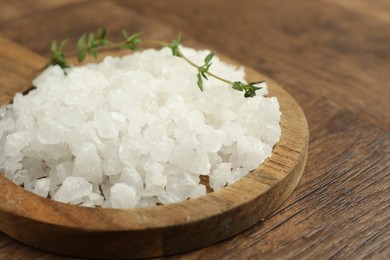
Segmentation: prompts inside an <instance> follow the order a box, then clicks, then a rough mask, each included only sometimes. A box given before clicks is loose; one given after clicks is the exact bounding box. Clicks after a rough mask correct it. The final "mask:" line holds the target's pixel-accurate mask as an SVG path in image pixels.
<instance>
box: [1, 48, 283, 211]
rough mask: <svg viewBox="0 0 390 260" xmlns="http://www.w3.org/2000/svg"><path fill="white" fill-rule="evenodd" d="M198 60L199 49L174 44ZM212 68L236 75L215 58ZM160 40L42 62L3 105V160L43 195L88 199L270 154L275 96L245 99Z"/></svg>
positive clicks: (163, 187)
mask: <svg viewBox="0 0 390 260" xmlns="http://www.w3.org/2000/svg"><path fill="white" fill-rule="evenodd" d="M181 50H182V52H183V53H184V54H185V55H186V56H188V57H189V58H190V59H191V60H193V61H195V62H196V63H199V64H202V62H203V59H204V57H205V56H206V55H207V54H208V51H195V50H193V49H188V48H184V47H182V49H181ZM210 69H211V70H212V71H213V72H214V73H216V74H218V75H220V76H222V77H226V78H229V79H231V80H232V81H245V80H244V77H245V73H244V70H243V68H238V69H237V68H235V67H233V66H231V65H227V64H225V63H223V62H221V61H220V60H219V59H218V58H217V57H215V58H214V59H213V64H212V66H211V68H210ZM195 73H196V71H194V69H193V68H192V67H191V66H189V65H188V64H187V63H186V62H185V61H184V60H183V59H180V58H178V57H174V56H172V53H171V50H170V49H169V48H164V49H162V50H159V51H156V50H146V51H143V52H138V53H135V54H133V55H128V56H125V57H122V58H113V57H107V58H106V59H105V60H104V61H103V62H102V63H100V64H90V65H86V66H82V67H72V68H69V69H67V75H66V76H65V75H64V73H63V71H62V70H61V69H60V68H59V67H58V66H53V67H49V68H48V69H46V70H45V71H44V72H43V73H42V74H41V75H40V76H39V77H37V78H36V79H35V80H34V81H33V85H34V86H36V89H34V90H32V91H30V92H29V93H28V94H27V95H22V94H20V93H19V94H17V95H15V98H14V101H13V104H10V105H5V106H1V107H0V172H3V173H4V175H5V176H6V177H7V178H8V179H10V180H12V181H13V182H15V183H16V184H18V185H22V186H24V188H26V189H27V190H29V191H32V192H34V193H36V194H38V195H40V196H43V197H47V196H51V197H52V198H53V199H55V200H57V201H61V202H65V203H70V204H77V205H81V206H86V207H94V206H101V207H114V208H133V207H151V206H155V205H156V204H157V203H163V204H168V203H175V202H178V201H183V200H186V199H190V198H191V199H192V198H197V197H199V196H202V195H205V194H206V187H205V186H204V185H203V184H201V183H200V176H201V175H203V176H209V180H210V186H211V188H213V189H214V190H218V189H221V188H223V187H225V186H226V185H230V184H233V183H234V182H236V181H238V180H239V179H241V178H242V177H244V176H245V175H246V174H247V173H248V172H249V171H251V170H253V169H255V168H256V167H258V165H259V164H261V163H262V162H264V160H265V159H266V158H267V157H269V156H270V155H271V153H272V148H273V146H274V145H275V143H276V142H278V140H279V138H280V134H281V129H280V125H279V122H280V111H279V104H278V102H277V99H276V98H274V97H272V98H267V97H263V95H266V94H267V93H268V90H267V86H266V84H265V83H262V85H261V86H262V87H263V89H261V90H259V91H257V96H255V97H253V98H249V99H246V98H244V97H243V93H242V92H239V91H236V90H233V89H232V88H231V87H229V86H227V85H226V84H224V83H223V82H220V81H217V80H215V79H214V78H209V80H207V81H204V91H203V92H201V91H199V88H198V86H197V85H196V76H195Z"/></svg>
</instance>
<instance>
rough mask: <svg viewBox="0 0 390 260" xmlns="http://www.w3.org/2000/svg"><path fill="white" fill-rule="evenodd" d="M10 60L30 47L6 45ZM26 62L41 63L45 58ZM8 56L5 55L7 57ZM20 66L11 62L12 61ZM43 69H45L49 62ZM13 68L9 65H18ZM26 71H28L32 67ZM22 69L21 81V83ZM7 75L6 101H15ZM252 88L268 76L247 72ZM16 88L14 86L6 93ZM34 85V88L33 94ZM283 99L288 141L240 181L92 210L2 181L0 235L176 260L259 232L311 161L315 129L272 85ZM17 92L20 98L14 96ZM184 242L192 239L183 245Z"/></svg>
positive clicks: (65, 249) (89, 253)
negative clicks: (185, 196) (172, 198)
mask: <svg viewBox="0 0 390 260" xmlns="http://www.w3.org/2000/svg"><path fill="white" fill-rule="evenodd" d="M2 44H3V48H4V49H7V57H10V58H12V57H16V58H18V60H19V59H20V58H19V56H18V54H19V52H21V51H22V50H23V48H20V47H19V48H15V49H14V48H13V47H15V44H14V43H11V42H7V41H2ZM23 54H24V58H25V59H27V60H32V61H33V60H34V59H37V61H38V66H37V65H35V64H31V67H32V68H35V67H39V66H42V63H41V61H42V60H44V58H39V55H37V54H34V55H32V56H31V57H29V55H28V53H27V52H23ZM1 56H5V53H4V52H2V51H1V50H0V57H1ZM4 62H5V65H4V67H5V68H8V67H9V66H8V64H11V65H12V64H14V63H15V62H13V61H12V60H10V61H5V60H4ZM43 64H44V63H43ZM11 65H10V66H11ZM26 66H27V65H26ZM19 70H20V71H24V70H25V68H24V67H20V69H19V68H14V73H13V74H14V75H18V76H19V77H20V78H22V77H23V74H20V75H19V73H18V72H19ZM7 72H8V71H5V72H4V73H3V74H4V77H3V82H4V85H5V86H4V87H3V88H2V89H1V92H0V94H2V96H4V97H6V96H8V95H9V94H10V93H11V94H12V95H11V97H12V96H13V95H14V94H16V91H17V89H15V88H14V87H13V86H12V85H11V84H10V83H9V81H8V77H7ZM246 78H247V80H248V81H249V82H251V81H256V80H257V79H259V78H265V76H263V75H261V74H258V73H257V72H255V71H253V70H250V69H247V70H246ZM7 85H9V87H7ZM28 86H30V85H29V84H27V85H26V87H28ZM268 86H269V92H270V96H276V97H278V101H279V104H280V110H281V112H282V118H281V128H282V134H281V137H280V140H279V142H278V143H277V144H276V145H275V147H274V150H273V154H272V156H271V157H270V158H269V159H268V160H267V161H266V162H265V163H264V164H263V165H262V166H261V167H260V168H258V169H256V170H254V171H252V172H251V173H250V174H248V175H247V176H245V177H244V178H243V179H242V180H240V181H239V182H237V183H235V184H233V185H230V186H228V187H226V188H225V189H222V190H220V191H217V192H212V193H209V194H208V195H206V196H203V197H200V198H199V199H193V200H189V201H185V202H182V203H175V204H171V205H164V206H159V207H153V208H148V209H132V210H110V209H101V208H96V209H91V208H83V207H78V206H71V205H66V204H62V203H57V202H55V201H51V200H48V199H44V198H40V197H39V196H36V195H34V194H32V193H30V192H28V191H26V190H24V189H23V188H21V187H18V186H16V185H14V184H13V183H12V182H10V181H9V180H7V179H6V178H5V177H4V176H1V175H0V190H1V191H2V192H1V193H0V202H1V203H0V230H1V231H3V232H4V233H6V234H8V235H10V236H11V237H13V238H15V239H17V240H19V241H22V242H24V243H26V244H28V245H32V246H34V247H36V248H39V249H43V250H47V251H50V252H55V253H60V254H64V255H70V256H76V257H88V258H90V257H93V258H124V257H126V258H129V257H131V258H139V257H156V256H161V255H169V254H174V253H180V252H184V251H189V250H193V249H196V248H200V247H204V246H207V245H210V244H212V243H215V242H218V241H221V240H223V239H226V238H228V237H231V236H233V235H236V234H238V233H240V232H242V231H243V230H245V229H247V228H249V227H251V226H253V225H254V224H256V223H257V222H259V221H260V220H263V219H265V218H266V217H267V216H269V215H270V214H272V213H273V212H274V211H275V210H276V209H277V208H279V207H280V205H281V204H282V203H283V202H284V201H285V200H286V199H287V198H288V197H289V196H290V194H291V193H292V191H293V190H294V189H295V187H296V186H297V184H298V182H299V180H300V178H301V176H302V172H303V170H304V167H305V164H306V158H307V148H308V141H309V132H308V131H309V130H308V126H307V121H306V118H305V116H304V114H303V112H302V110H301V108H300V107H299V105H298V104H297V103H296V102H295V101H294V99H293V98H292V97H291V96H289V94H287V92H285V91H284V90H283V89H282V88H281V87H279V86H278V85H277V84H276V83H275V82H273V81H272V80H268ZM12 91H15V92H14V93H12ZM183 238H187V239H185V240H183Z"/></svg>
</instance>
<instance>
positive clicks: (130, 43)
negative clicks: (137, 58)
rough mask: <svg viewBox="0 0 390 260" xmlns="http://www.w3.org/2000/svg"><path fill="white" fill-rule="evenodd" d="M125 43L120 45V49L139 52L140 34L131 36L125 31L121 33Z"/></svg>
mask: <svg viewBox="0 0 390 260" xmlns="http://www.w3.org/2000/svg"><path fill="white" fill-rule="evenodd" d="M122 33H123V37H124V38H125V42H124V43H123V44H122V46H121V48H122V49H130V50H133V51H139V50H141V48H140V47H139V46H138V44H140V43H141V42H142V40H141V38H140V36H141V35H142V33H134V34H133V35H130V36H129V35H128V34H127V32H126V31H125V30H123V31H122Z"/></svg>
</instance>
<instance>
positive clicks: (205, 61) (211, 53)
mask: <svg viewBox="0 0 390 260" xmlns="http://www.w3.org/2000/svg"><path fill="white" fill-rule="evenodd" d="M213 57H214V52H210V53H209V54H208V55H207V56H206V58H205V59H204V63H205V64H209V63H210V61H211V60H212V59H213Z"/></svg>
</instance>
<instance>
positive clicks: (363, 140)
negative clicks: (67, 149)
mask: <svg viewBox="0 0 390 260" xmlns="http://www.w3.org/2000/svg"><path fill="white" fill-rule="evenodd" d="M0 6H1V8H0V36H2V37H6V38H8V39H10V40H13V41H15V42H17V43H19V44H22V45H24V46H25V47H27V48H29V49H31V50H33V51H35V52H37V53H39V54H41V55H48V51H49V48H48V46H49V45H50V42H51V41H52V40H53V39H58V40H60V39H63V38H70V41H71V42H73V43H74V42H75V40H76V39H77V37H78V36H79V35H81V34H82V33H84V32H89V31H95V29H97V28H98V27H100V26H106V28H107V29H108V30H109V31H110V32H111V36H112V37H113V38H115V37H118V38H119V37H120V36H119V34H120V31H121V30H122V29H127V30H128V31H130V32H138V31H143V32H145V35H153V38H159V39H163V40H169V39H171V38H173V37H174V36H175V35H176V34H177V32H179V31H181V32H183V33H184V43H185V42H186V41H187V42H189V43H194V42H197V43H198V46H203V47H207V48H210V49H213V50H215V51H216V52H220V53H224V54H225V55H228V56H230V57H232V58H234V59H236V60H237V61H238V62H240V63H242V64H243V65H245V66H249V67H253V68H254V69H256V70H258V71H261V72H262V73H263V74H265V75H267V76H268V77H270V78H272V79H274V80H276V81H277V82H279V83H280V84H281V85H282V86H283V87H284V88H285V89H286V90H287V91H289V92H290V93H291V95H292V96H293V97H294V98H295V99H296V100H297V101H298V103H299V104H300V105H301V106H302V108H303V110H304V112H305V114H306V116H307V119H308V122H309V125H310V147H309V157H308V163H307V168H306V171H305V173H304V175H303V178H302V180H301V182H300V184H299V186H298V188H297V190H296V191H295V192H294V193H293V195H292V196H291V197H290V199H289V200H288V201H287V202H286V203H285V204H284V205H283V206H282V207H281V208H280V210H279V211H278V212H277V213H275V214H274V215H273V216H271V217H270V218H269V219H267V220H266V221H264V222H262V223H259V224H257V225H255V226H254V227H252V228H250V229H249V230H247V231H245V232H243V233H241V234H239V235H237V236H235V237H233V238H231V239H229V240H226V241H224V242H221V243H218V244H216V245H213V246H210V247H207V248H203V249H200V250H197V251H194V252H189V253H186V254H182V255H177V256H173V257H172V258H194V259H204V258H206V257H207V258H209V259H215V258H266V259H275V258H281V259H287V258H288V259H290V258H293V259H307V258H311V259H313V258H320V259H326V258H334V259H345V258H349V259H351V258H355V259H356V258H364V257H366V258H370V259H386V258H387V259H388V258H389V257H390V188H389V186H390V105H389V104H390V29H389V28H390V1H388V0H376V1H365V0H356V1H352V0H351V1H348V0H322V1H309V0H306V1H304V0H296V1H282V0H274V1H265V0H264V1H255V0H241V1H235V0H224V1H223V0H218V1H208V0H200V1H179V0H174V1H171V0H170V1H152V0H148V1H124V0H123V1H120V0H115V1H87V0H84V1H78V0H72V1H67V0H61V1H58V0H57V1H44V0H39V1H28V0H19V1H16V0H13V1H9V0H1V1H0ZM115 34H117V36H115ZM183 239H185V238H183ZM16 258H20V259H23V258H26V259H36V258H40V259H49V258H50V259H53V258H58V259H59V258H62V257H60V256H55V255H51V254H48V253H44V252H41V251H39V250H36V249H33V248H30V247H28V246H25V245H23V244H21V243H19V242H17V241H15V240H13V239H12V238H10V237H8V236H6V235H4V234H2V233H0V259H16Z"/></svg>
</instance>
